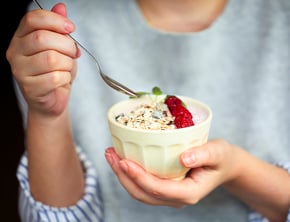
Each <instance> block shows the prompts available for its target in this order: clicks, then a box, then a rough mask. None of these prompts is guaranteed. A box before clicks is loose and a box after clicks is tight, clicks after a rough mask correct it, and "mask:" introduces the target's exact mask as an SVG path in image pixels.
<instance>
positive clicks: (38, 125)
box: [27, 111, 84, 207]
mask: <svg viewBox="0 0 290 222" xmlns="http://www.w3.org/2000/svg"><path fill="white" fill-rule="evenodd" d="M27 154H28V163H29V164H28V175H29V181H30V188H31V192H32V195H33V196H34V198H35V199H36V200H39V201H41V202H43V203H45V204H48V205H52V206H58V207H60V206H61V207H63V206H69V205H72V204H75V203H76V201H77V200H79V199H80V198H81V196H82V194H83V191H84V175H83V171H82V167H81V163H80V161H79V158H78V156H77V153H76V150H75V148H74V142H73V138H72V133H71V128H70V121H69V114H68V111H65V112H63V113H62V114H61V115H60V116H58V117H51V118H49V119H47V118H43V117H39V116H38V115H36V114H34V113H31V112H29V113H28V122H27Z"/></svg>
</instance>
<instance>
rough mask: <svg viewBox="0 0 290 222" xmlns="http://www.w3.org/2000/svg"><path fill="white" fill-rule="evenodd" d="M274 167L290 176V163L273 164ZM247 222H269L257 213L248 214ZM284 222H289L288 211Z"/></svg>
mask: <svg viewBox="0 0 290 222" xmlns="http://www.w3.org/2000/svg"><path fill="white" fill-rule="evenodd" d="M275 165H276V166H278V167H281V168H283V169H285V170H286V171H287V172H288V173H289V175H290V162H278V163H275ZM248 221H249V222H270V221H269V220H268V219H267V218H265V217H263V216H262V215H261V214H259V213H257V212H250V213H249V216H248ZM285 222H290V209H289V210H288V215H287V219H286V221H285Z"/></svg>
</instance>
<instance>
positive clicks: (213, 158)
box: [180, 140, 223, 168]
mask: <svg viewBox="0 0 290 222" xmlns="http://www.w3.org/2000/svg"><path fill="white" fill-rule="evenodd" d="M222 148H223V146H222V144H221V143H220V142H219V141H217V140H216V141H210V142H208V143H206V144H204V145H202V146H198V147H193V148H191V149H189V150H186V151H185V152H183V153H182V154H181V155H180V162H181V164H182V165H183V166H185V167H189V168H196V167H201V166H214V165H217V164H218V163H219V162H220V161H221V159H222V156H223V149H222Z"/></svg>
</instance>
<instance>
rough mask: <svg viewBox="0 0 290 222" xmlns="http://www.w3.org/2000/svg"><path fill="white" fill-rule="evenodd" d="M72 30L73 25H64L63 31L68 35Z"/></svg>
mask: <svg viewBox="0 0 290 222" xmlns="http://www.w3.org/2000/svg"><path fill="white" fill-rule="evenodd" d="M73 29H74V25H73V24H72V23H71V22H65V23H64V30H65V31H67V32H68V33H70V32H72V31H73Z"/></svg>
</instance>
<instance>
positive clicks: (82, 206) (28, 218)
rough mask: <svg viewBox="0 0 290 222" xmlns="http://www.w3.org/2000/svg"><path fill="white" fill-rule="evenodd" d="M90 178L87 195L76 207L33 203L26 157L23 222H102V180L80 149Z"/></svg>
mask: <svg viewBox="0 0 290 222" xmlns="http://www.w3.org/2000/svg"><path fill="white" fill-rule="evenodd" d="M78 153H79V157H80V159H81V161H82V164H83V166H84V170H85V176H86V180H85V181H86V182H85V183H86V186H85V193H84V195H83V197H82V198H81V199H80V200H79V201H78V202H77V203H76V205H74V206H70V207H64V208H56V207H51V206H48V205H45V204H43V203H41V202H39V201H36V200H35V199H33V197H32V195H31V193H30V188H29V181H28V170H27V166H28V159H27V156H26V154H24V155H23V156H22V158H21V160H20V163H19V166H18V169H17V178H18V181H19V184H20V195H19V215H20V217H21V221H22V222H102V221H103V202H102V197H101V193H100V187H99V182H98V176H97V173H96V170H95V168H94V167H93V165H92V163H91V162H90V161H89V160H88V159H87V158H86V156H85V154H84V153H82V152H81V151H80V149H78Z"/></svg>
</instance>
